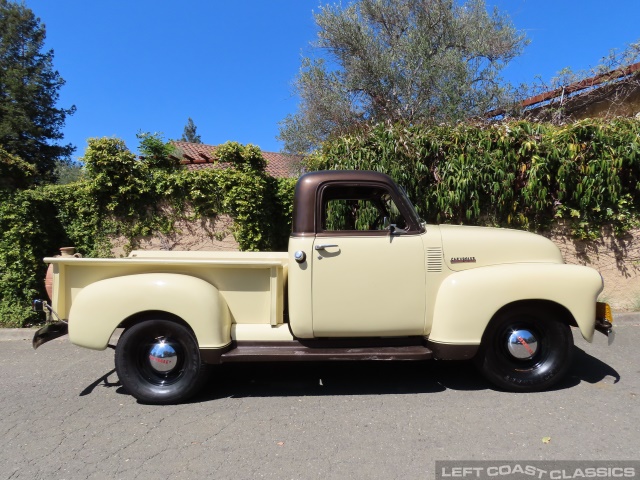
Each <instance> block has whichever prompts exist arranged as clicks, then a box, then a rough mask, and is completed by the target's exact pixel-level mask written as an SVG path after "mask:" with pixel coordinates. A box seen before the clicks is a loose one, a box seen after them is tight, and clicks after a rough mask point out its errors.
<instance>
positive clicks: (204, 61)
mask: <svg viewBox="0 0 640 480" xmlns="http://www.w3.org/2000/svg"><path fill="white" fill-rule="evenodd" d="M486 1H487V4H488V5H489V6H494V5H495V6H497V7H498V9H499V10H501V11H504V12H507V13H508V14H509V15H510V16H511V19H512V20H513V23H514V24H515V26H516V28H518V29H520V30H523V31H524V32H525V33H526V34H527V37H528V38H529V39H530V40H531V44H530V45H529V46H528V47H527V48H526V50H525V52H524V54H523V55H522V56H521V57H519V58H518V59H516V60H515V61H514V62H513V63H512V64H511V65H510V66H509V67H508V69H507V70H506V71H505V78H506V79H507V80H509V81H511V82H512V83H515V84H518V83H521V82H527V83H530V82H533V80H534V78H535V77H536V76H538V75H539V76H541V77H542V78H543V79H544V80H545V81H549V80H550V79H551V78H552V77H553V76H554V75H555V73H557V72H558V71H559V70H561V69H562V68H564V67H567V66H570V67H571V68H573V69H574V70H581V69H588V68H590V67H593V66H595V65H597V64H598V63H599V61H600V59H601V58H602V57H603V56H605V55H606V54H607V53H608V52H609V50H610V49H613V48H617V49H623V48H624V47H625V45H627V44H628V43H631V42H635V41H638V40H640V25H639V24H638V19H640V1H639V0H610V1H608V2H606V3H605V2H601V1H594V0H582V1H568V0H564V1H563V0H555V1H551V0H486ZM324 3H335V2H333V1H330V2H319V1H318V0H235V1H228V0H227V1H224V0H182V1H181V2H175V1H174V2H170V1H168V0H154V1H151V0H128V1H125V0H110V1H106V0H102V1H87V0H82V1H81V0H55V1H52V0H26V4H27V6H28V7H30V8H31V9H32V10H33V11H34V12H35V14H36V15H37V16H38V17H40V19H41V20H42V22H43V23H45V25H46V27H47V47H48V48H53V49H54V51H55V58H54V65H55V68H56V69H57V70H58V71H59V72H60V74H61V76H62V77H63V78H64V79H65V80H66V82H67V84H66V85H65V86H64V87H63V89H62V90H61V95H60V102H59V104H60V106H64V107H68V106H70V105H72V104H75V105H76V107H77V112H76V114H75V115H73V116H72V117H70V118H69V119H68V120H67V123H66V127H65V129H64V133H65V143H66V142H69V143H72V144H73V145H75V146H76V147H77V151H76V153H75V157H79V156H81V155H82V154H83V152H84V149H85V147H86V139H87V138H89V137H103V136H116V137H118V138H122V139H123V140H125V142H126V143H127V145H128V146H129V148H131V149H132V150H135V149H136V147H137V144H138V142H137V140H136V137H135V135H136V133H137V132H139V131H145V132H161V133H162V134H163V135H164V136H165V138H167V139H177V138H179V137H180V136H181V135H182V131H183V128H184V126H185V124H186V123H187V119H188V117H191V118H193V120H194V122H195V123H196V125H197V127H198V133H199V134H200V135H201V136H202V140H203V142H205V143H209V144H219V143H223V142H225V141H227V140H235V141H239V142H242V143H253V144H256V145H258V146H260V147H261V148H262V149H263V150H265V151H279V150H280V149H281V144H280V143H279V142H278V141H277V140H276V138H275V137H276V135H277V134H278V122H279V121H280V120H282V119H283V118H284V117H285V116H286V115H287V114H288V113H294V112H295V110H296V106H297V100H296V98H295V97H293V96H292V89H291V83H292V80H293V78H294V77H295V75H296V73H297V72H298V69H299V67H300V58H301V56H302V54H304V53H305V52H309V43H310V42H311V41H313V40H314V38H315V35H316V27H315V24H314V22H313V15H312V12H313V11H314V10H315V11H317V10H318V7H319V5H321V4H324ZM343 3H344V2H343Z"/></svg>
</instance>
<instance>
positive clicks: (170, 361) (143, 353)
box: [115, 320, 207, 404]
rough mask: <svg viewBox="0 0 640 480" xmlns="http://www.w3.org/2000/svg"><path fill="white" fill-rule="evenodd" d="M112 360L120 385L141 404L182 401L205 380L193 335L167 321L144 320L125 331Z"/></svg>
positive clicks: (202, 365)
mask: <svg viewBox="0 0 640 480" xmlns="http://www.w3.org/2000/svg"><path fill="white" fill-rule="evenodd" d="M115 359H116V371H117V372H118V378H119V379H120V382H122V385H123V386H124V387H125V388H126V389H127V391H128V392H129V393H130V394H131V395H133V396H134V397H135V398H137V399H138V400H140V401H141V402H143V403H150V404H171V403H180V402H184V401H185V400H187V399H188V398H190V397H191V396H193V395H195V394H196V393H197V392H198V390H199V389H200V388H201V387H202V385H203V383H204V381H205V380H206V373H207V369H206V366H205V365H204V364H203V363H202V361H201V359H200V350H199V348H198V342H197V340H196V338H195V336H194V335H193V333H192V332H191V331H190V330H189V329H188V328H187V327H185V326H183V325H181V324H179V323H176V322H172V321H169V320H147V321H144V322H141V323H138V324H136V325H134V326H133V327H131V328H129V329H127V330H126V331H125V332H124V333H123V334H122V336H121V337H120V340H119V341H118V344H117V346H116V355H115Z"/></svg>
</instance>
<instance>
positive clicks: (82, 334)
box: [69, 273, 231, 350]
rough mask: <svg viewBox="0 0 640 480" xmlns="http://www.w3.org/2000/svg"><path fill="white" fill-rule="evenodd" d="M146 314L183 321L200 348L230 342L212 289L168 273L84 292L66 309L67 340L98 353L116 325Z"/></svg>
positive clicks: (227, 321)
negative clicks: (167, 316) (165, 314)
mask: <svg viewBox="0 0 640 480" xmlns="http://www.w3.org/2000/svg"><path fill="white" fill-rule="evenodd" d="M148 311H155V312H158V311H159V312H166V313H169V314H171V315H174V316H176V317H179V318H180V319H182V320H183V321H185V322H186V323H187V324H188V325H189V327H191V329H192V330H193V332H194V334H195V336H196V339H197V340H198V344H199V346H200V348H220V347H224V346H225V345H228V344H229V343H230V342H231V317H230V314H229V308H228V307H227V304H226V302H225V301H224V298H223V297H222V296H221V295H220V292H219V291H218V289H217V288H216V287H215V286H213V285H211V284H210V283H208V282H205V281H204V280H201V279H199V278H196V277H192V276H189V275H180V274H169V273H145V274H139V275H126V276H122V277H114V278H109V279H106V280H101V281H98V282H95V283H92V284H90V285H88V286H86V287H85V288H83V289H82V290H80V292H79V293H78V294H77V295H76V297H75V298H74V299H73V302H72V305H71V310H70V312H69V339H70V340H71V342H72V343H74V344H76V345H79V346H82V347H86V348H92V349H95V350H104V349H105V348H106V347H107V344H108V342H109V339H110V338H111V335H112V334H113V332H114V331H115V329H116V328H117V327H118V325H119V324H120V323H121V322H123V321H124V320H126V319H128V318H130V317H132V316H134V315H137V314H140V313H142V312H148Z"/></svg>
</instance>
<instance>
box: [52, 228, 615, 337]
mask: <svg viewBox="0 0 640 480" xmlns="http://www.w3.org/2000/svg"><path fill="white" fill-rule="evenodd" d="M331 240H332V239H331V238H328V239H327V238H322V239H319V240H318V239H316V238H314V237H304V238H292V239H291V240H290V247H289V252H288V253H255V252H241V253H240V252H237V253H236V252H169V251H133V252H132V253H131V254H130V256H129V257H128V258H124V259H84V258H63V257H53V258H46V259H45V261H46V262H47V263H52V264H53V265H54V292H55V295H54V298H53V302H52V303H53V305H52V306H53V309H54V310H55V311H56V312H57V313H58V315H59V316H60V317H62V318H65V319H68V320H69V338H70V340H71V342H72V343H74V344H76V345H79V346H82V347H87V348H92V349H97V350H102V349H105V348H106V347H107V344H108V342H109V339H110V338H111V335H112V334H113V333H114V332H115V330H116V329H117V328H118V327H119V326H120V325H121V324H122V323H126V322H127V321H128V320H129V319H132V318H135V317H136V316H141V315H144V314H146V313H147V312H166V313H169V314H171V315H175V316H176V317H178V318H181V319H183V320H184V321H185V322H187V323H188V324H189V325H190V326H191V328H192V329H193V331H194V333H195V335H196V337H197V339H198V343H199V345H200V347H201V348H203V349H219V348H224V347H226V346H228V345H229V344H230V343H231V341H232V340H236V341H286V340H293V339H294V335H295V338H302V339H311V338H315V337H385V336H388V337H400V336H416V335H419V336H424V337H426V338H429V340H430V341H431V342H436V343H443V344H452V345H455V344H459V345H479V344H480V342H481V340H482V334H483V333H484V330H485V328H486V326H487V324H488V323H489V321H490V320H491V319H492V318H493V316H494V315H495V314H496V312H498V311H499V310H500V309H501V308H503V307H504V306H505V305H508V304H510V303H514V302H518V301H523V300H547V301H550V302H554V303H557V304H559V305H562V306H563V307H565V308H566V309H567V310H568V311H569V312H570V313H571V315H572V317H573V318H574V320H575V322H576V324H577V325H578V327H579V328H580V332H581V333H582V336H583V337H584V338H585V339H586V340H587V341H589V342H590V341H591V340H592V338H593V333H594V329H595V316H596V314H595V308H596V301H597V297H598V294H599V293H600V292H601V290H602V288H603V284H602V279H601V277H600V274H599V273H598V272H597V271H595V270H593V269H591V268H588V267H582V266H575V265H566V264H564V263H563V261H562V257H561V254H560V251H559V250H558V248H557V247H556V246H555V245H554V244H553V243H552V242H551V241H549V240H547V239H546V238H544V237H541V236H538V235H534V234H531V233H527V232H522V231H516V230H505V229H492V228H481V227H457V226H445V225H441V226H437V225H428V226H427V227H426V231H425V232H424V233H423V234H421V235H415V236H399V237H397V238H394V240H393V242H389V239H388V238H387V237H370V238H362V237H358V236H357V235H354V236H353V237H340V239H336V242H340V249H341V255H342V257H343V258H340V259H339V258H338V257H339V256H335V257H330V256H322V258H321V256H320V255H315V254H314V255H312V257H311V259H310V261H309V263H310V268H306V267H303V266H301V265H300V264H298V263H296V262H295V261H293V260H291V259H292V258H293V254H294V252H296V251H309V252H313V251H314V244H317V243H319V242H321V243H330V242H331ZM467 245H473V247H469V246H467ZM381 252H382V253H381ZM470 252H471V253H473V254H474V256H475V257H476V258H477V259H483V263H484V264H478V260H476V263H463V264H451V262H450V259H451V258H460V257H463V256H464V255H465V254H469V253H470ZM351 254H353V255H351ZM523 258H524V260H523ZM343 259H346V260H345V261H344V262H342V261H339V260H343ZM314 273H315V274H316V276H315V279H314V275H313V274H314ZM313 280H315V288H314V283H313ZM287 287H288V299H289V305H288V317H289V318H288V323H284V309H285V304H284V298H285V294H284V293H285V288H287ZM340 292H344V293H348V294H345V295H340Z"/></svg>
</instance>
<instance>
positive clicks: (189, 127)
mask: <svg viewBox="0 0 640 480" xmlns="http://www.w3.org/2000/svg"><path fill="white" fill-rule="evenodd" d="M197 129H198V127H196V124H195V123H193V119H192V118H191V117H189V121H188V122H187V124H186V125H185V127H184V132H182V138H180V141H182V142H189V143H202V139H201V138H200V135H198V134H196V130H197Z"/></svg>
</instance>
